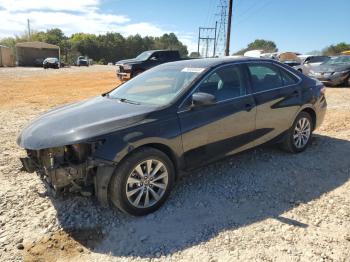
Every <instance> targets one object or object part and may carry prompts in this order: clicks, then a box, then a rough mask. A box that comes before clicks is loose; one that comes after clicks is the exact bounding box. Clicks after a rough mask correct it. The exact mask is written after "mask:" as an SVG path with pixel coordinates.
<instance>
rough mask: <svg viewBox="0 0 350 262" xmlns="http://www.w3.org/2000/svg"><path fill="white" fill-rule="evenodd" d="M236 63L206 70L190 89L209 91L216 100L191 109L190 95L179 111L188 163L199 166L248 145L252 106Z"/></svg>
mask: <svg viewBox="0 0 350 262" xmlns="http://www.w3.org/2000/svg"><path fill="white" fill-rule="evenodd" d="M247 86H248V85H247V81H246V77H245V76H244V74H243V71H242V70H241V67H240V66H238V65H229V66H224V67H221V68H219V69H217V70H215V71H214V72H212V73H210V74H209V75H208V76H207V77H206V78H205V79H204V80H203V81H202V82H201V83H200V85H199V86H198V87H197V88H196V90H195V91H194V92H204V93H210V94H212V95H214V96H215V97H216V103H215V104H213V105H209V106H202V107H194V108H191V107H190V106H189V105H190V104H191V101H192V100H191V98H192V96H191V97H189V98H188V100H187V101H185V104H184V106H183V107H181V108H180V111H179V114H178V116H179V119H180V124H181V129H182V133H183V134H182V141H183V149H184V152H185V159H186V162H187V163H188V165H190V166H194V165H200V164H203V163H205V162H207V161H208V160H211V159H215V158H220V157H222V156H223V155H228V154H231V153H234V152H237V151H240V150H243V149H245V148H248V147H250V145H251V144H252V143H251V141H252V136H251V134H252V133H253V132H254V130H255V114H256V108H255V104H254V99H253V97H252V95H251V94H250V92H249V90H248V89H247Z"/></svg>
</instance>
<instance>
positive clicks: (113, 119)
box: [17, 96, 156, 150]
mask: <svg viewBox="0 0 350 262" xmlns="http://www.w3.org/2000/svg"><path fill="white" fill-rule="evenodd" d="M155 109H156V107H154V106H148V105H135V104H128V103H123V102H120V101H119V100H116V99H110V98H107V97H103V96H99V97H95V98H92V99H89V100H85V101H82V102H78V103H73V104H69V105H65V106H61V107H58V108H56V109H53V110H51V111H48V112H46V113H45V114H43V115H41V116H39V117H38V118H36V119H35V120H34V121H32V122H31V123H30V124H29V125H27V126H26V127H25V128H24V129H23V131H22V133H21V134H20V136H19V137H18V140H17V143H18V145H20V146H21V147H23V148H25V149H31V150H39V149H45V148H52V147H59V146H64V145H71V144H76V143H80V142H83V141H86V140H89V139H91V138H94V137H98V136H101V135H105V134H108V133H111V132H114V131H117V130H120V129H122V128H125V127H128V126H131V125H133V124H136V123H139V122H141V121H142V120H144V119H145V118H146V116H147V114H148V113H150V112H152V111H154V110H155Z"/></svg>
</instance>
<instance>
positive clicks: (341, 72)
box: [309, 55, 350, 86]
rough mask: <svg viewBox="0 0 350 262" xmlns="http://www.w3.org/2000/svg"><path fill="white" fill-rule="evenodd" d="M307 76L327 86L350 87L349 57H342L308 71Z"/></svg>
mask: <svg viewBox="0 0 350 262" xmlns="http://www.w3.org/2000/svg"><path fill="white" fill-rule="evenodd" d="M309 76H311V77H314V78H317V79H318V80H320V81H321V82H322V83H324V84H326V85H328V86H337V85H341V84H343V85H346V86H350V56H348V55H343V56H338V57H334V58H331V59H329V60H328V61H327V62H325V63H323V64H321V65H319V66H318V67H314V68H313V69H311V70H310V72H309Z"/></svg>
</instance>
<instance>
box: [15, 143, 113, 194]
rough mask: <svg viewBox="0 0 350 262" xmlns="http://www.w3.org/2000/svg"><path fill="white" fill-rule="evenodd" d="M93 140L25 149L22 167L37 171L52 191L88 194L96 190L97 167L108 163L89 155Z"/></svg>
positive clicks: (93, 148) (94, 146) (29, 170)
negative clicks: (90, 141)
mask: <svg viewBox="0 0 350 262" xmlns="http://www.w3.org/2000/svg"><path fill="white" fill-rule="evenodd" d="M98 145H99V142H97V143H81V144H75V145H68V146H62V147H55V148H49V149H41V150H27V157H25V158H21V162H22V164H23V169H25V170H26V171H27V172H30V173H33V172H35V171H36V172H37V173H38V174H39V175H40V177H41V179H42V180H43V182H44V183H45V184H46V187H47V189H48V190H49V191H51V193H53V194H54V195H57V194H62V193H65V192H70V193H81V194H82V195H84V196H90V195H92V194H93V193H94V191H96V190H97V189H96V175H97V172H98V169H99V168H100V170H101V167H104V166H106V165H107V166H110V165H112V164H110V163H106V162H104V161H102V160H97V159H95V158H93V157H92V155H93V154H94V152H95V150H96V149H97V147H98Z"/></svg>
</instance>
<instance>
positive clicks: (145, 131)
mask: <svg viewBox="0 0 350 262" xmlns="http://www.w3.org/2000/svg"><path fill="white" fill-rule="evenodd" d="M101 139H102V140H103V144H102V145H100V146H99V147H98V149H97V150H96V151H95V153H94V154H93V157H94V158H98V159H103V160H107V161H112V162H114V163H120V162H121V161H122V160H123V159H124V158H125V157H126V156H127V155H128V154H130V153H131V152H133V151H134V150H136V149H137V148H140V147H142V146H145V145H161V146H163V147H165V148H168V149H169V150H171V152H172V153H173V156H174V157H175V159H180V163H181V159H182V155H183V148H182V140H181V131H180V127H179V123H178V119H177V118H176V116H175V117H173V118H169V119H167V120H165V121H162V122H159V121H153V122H150V123H145V124H141V125H138V126H134V127H131V128H128V129H125V130H121V131H119V132H115V133H112V134H109V135H107V136H105V137H103V138H101ZM165 153H166V152H165ZM169 157H170V156H169ZM174 164H176V163H174Z"/></svg>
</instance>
